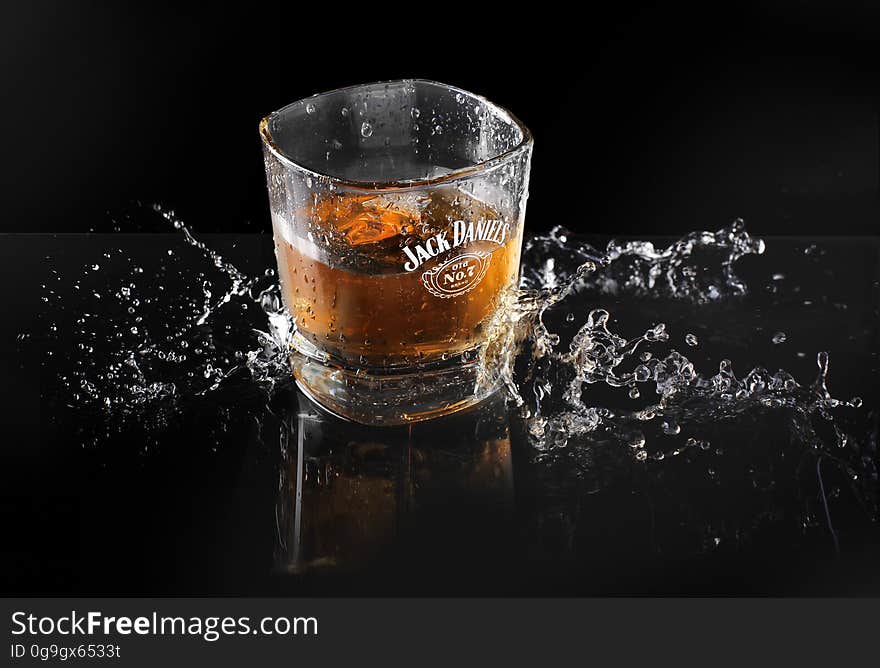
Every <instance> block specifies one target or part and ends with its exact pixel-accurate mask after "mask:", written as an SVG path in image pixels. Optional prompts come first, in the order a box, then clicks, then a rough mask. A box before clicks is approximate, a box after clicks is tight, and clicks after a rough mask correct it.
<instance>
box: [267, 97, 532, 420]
mask: <svg viewBox="0 0 880 668" xmlns="http://www.w3.org/2000/svg"><path fill="white" fill-rule="evenodd" d="M260 134H261V137H262V139H263V148H264V156H265V164H266V175H267V181H268V188H269V201H270V207H271V213H272V225H273V231H274V238H275V253H276V257H277V260H278V270H279V277H280V280H281V287H282V294H283V297H284V302H285V305H286V306H287V308H288V309H289V311H290V313H291V315H292V317H293V319H294V322H295V331H294V336H293V339H292V340H293V346H294V348H295V349H296V354H294V355H292V357H291V363H292V367H293V372H294V374H295V376H296V379H297V381H298V383H299V385H300V386H301V387H302V388H303V390H304V391H305V392H306V393H307V394H309V395H310V396H312V397H313V398H314V399H316V400H317V401H318V403H320V404H321V405H323V406H324V407H325V408H328V409H330V410H331V411H332V412H334V413H337V414H339V415H342V416H344V417H348V418H351V419H354V420H356V421H359V422H364V423H368V424H400V423H406V422H409V421H417V420H423V419H427V418H430V417H436V416H439V415H443V414H446V413H450V412H453V411H456V410H459V409H461V408H465V407H467V406H469V405H472V404H474V403H476V402H477V401H480V400H481V399H483V398H485V397H486V396H488V395H489V394H491V393H492V391H493V389H494V388H493V387H492V383H486V382H485V378H486V377H487V374H486V371H487V370H486V369H485V368H481V365H485V363H486V362H485V359H484V355H482V354H481V353H482V351H483V350H484V349H485V347H486V344H487V340H488V338H489V336H490V333H491V332H493V331H495V329H496V328H497V324H498V319H499V317H503V313H504V309H505V306H506V305H507V304H508V302H509V298H510V295H511V293H512V291H513V290H514V289H515V286H516V283H517V280H518V274H519V259H520V248H521V244H522V227H523V218H524V215H525V206H526V199H527V197H528V174H529V164H530V160H531V153H532V139H531V135H530V134H529V131H528V130H527V129H526V128H525V126H523V125H522V123H520V122H519V121H518V120H517V119H516V118H514V117H513V116H512V115H511V114H510V113H509V112H507V111H505V110H504V109H502V108H500V107H498V106H496V105H494V104H492V103H490V102H488V101H487V100H485V99H484V98H482V97H480V96H477V95H474V94H472V93H468V92H466V91H463V90H460V89H457V88H454V87H452V86H447V85H444V84H440V83H435V82H431V81H419V80H404V81H392V82H383V83H375V84H368V85H362V86H354V87H351V88H344V89H341V90H337V91H333V92H330V93H323V94H320V95H315V96H313V97H310V98H306V99H304V100H300V101H298V102H294V103H293V104H291V105H288V106H287V107H284V108H283V109H281V110H280V111H277V112H274V113H272V114H270V115H269V116H268V117H267V118H265V119H263V121H262V123H261V124H260ZM478 378H480V379H482V381H481V382H479V383H477V379H478Z"/></svg>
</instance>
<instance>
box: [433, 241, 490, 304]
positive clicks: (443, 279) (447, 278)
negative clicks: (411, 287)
mask: <svg viewBox="0 0 880 668" xmlns="http://www.w3.org/2000/svg"><path fill="white" fill-rule="evenodd" d="M491 261H492V254H491V253H484V252H481V251H475V252H473V253H462V254H461V255H456V256H455V257H453V258H449V259H448V260H446V261H445V262H443V263H442V264H439V265H437V266H436V267H434V268H433V269H429V270H428V271H426V272H425V273H423V274H422V283H424V284H425V289H427V291H428V292H430V293H431V294H432V295H434V296H435V297H442V298H443V299H448V298H449V297H457V296H458V295H463V294H464V293H466V292H470V291H471V290H473V289H474V288H475V287H476V286H477V284H478V283H479V282H480V281H481V280H483V276H485V275H486V270H487V269H488V268H489V263H490V262H491Z"/></svg>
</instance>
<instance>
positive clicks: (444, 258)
mask: <svg viewBox="0 0 880 668" xmlns="http://www.w3.org/2000/svg"><path fill="white" fill-rule="evenodd" d="M297 215H298V217H299V216H301V217H302V218H301V219H302V220H308V221H310V222H309V225H308V233H307V236H306V237H302V236H296V235H295V233H294V232H292V231H291V230H292V227H293V226H289V225H287V224H286V223H285V221H283V220H276V221H275V223H276V234H275V238H276V247H275V252H276V255H277V257H278V266H279V272H280V278H281V284H282V289H283V294H284V299H285V302H286V304H287V307H288V309H289V310H290V312H291V314H292V315H293V317H294V318H295V319H296V326H297V330H298V332H299V334H300V335H302V336H303V337H305V338H306V339H307V340H308V341H310V342H311V343H312V344H314V345H315V346H316V347H318V348H320V349H322V350H326V351H328V352H330V353H331V354H332V355H334V356H336V357H337V358H339V360H340V361H341V362H343V363H345V364H347V365H349V366H354V367H359V366H369V367H375V366H384V365H410V364H415V363H419V362H429V361H434V360H438V359H446V357H447V356H450V355H454V354H457V353H461V352H463V351H466V350H469V349H473V348H475V347H477V346H478V345H479V344H480V343H481V341H482V339H483V336H484V332H483V330H484V328H485V327H486V325H487V322H488V320H489V319H491V317H492V316H493V314H494V313H495V312H496V310H497V309H498V308H499V307H500V306H501V303H502V298H503V295H504V293H505V292H506V290H507V289H508V288H509V287H511V286H512V285H514V283H515V282H516V278H517V275H518V270H519V248H520V239H519V235H520V230H519V226H518V225H516V224H515V221H509V220H505V219H504V218H503V217H502V216H500V215H499V214H498V213H497V212H495V211H493V210H492V209H491V208H490V207H489V206H488V205H486V204H485V203H483V202H481V201H480V200H477V199H475V198H474V197H472V196H470V195H467V194H465V193H463V192H461V191H459V190H457V189H453V188H449V189H445V190H440V189H438V190H435V191H432V192H431V193H430V194H425V193H417V192H407V191H400V192H388V193H385V192H377V193H370V194H362V195H332V196H329V197H325V198H323V199H319V200H317V201H316V202H315V203H314V204H313V205H312V206H310V207H308V210H305V211H303V210H300V211H299V212H298V213H297ZM297 227H301V228H305V227H306V226H297Z"/></svg>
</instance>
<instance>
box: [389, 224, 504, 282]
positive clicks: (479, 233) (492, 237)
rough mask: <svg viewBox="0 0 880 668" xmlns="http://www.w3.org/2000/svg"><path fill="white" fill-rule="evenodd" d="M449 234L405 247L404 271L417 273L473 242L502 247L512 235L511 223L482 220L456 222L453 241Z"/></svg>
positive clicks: (445, 233)
mask: <svg viewBox="0 0 880 668" xmlns="http://www.w3.org/2000/svg"><path fill="white" fill-rule="evenodd" d="M448 232H449V231H448V230H443V231H442V232H440V233H439V234H435V235H434V236H433V237H430V238H429V239H427V240H426V241H425V242H423V243H421V244H416V245H415V246H406V247H404V249H403V252H404V253H405V254H406V256H407V258H409V261H408V262H406V263H405V264H404V265H403V268H404V270H406V271H415V270H416V269H418V268H419V267H420V266H421V265H422V264H423V263H424V262H427V261H428V260H430V259H431V258H433V257H437V256H438V255H440V254H441V253H445V252H446V251H448V250H451V249H453V248H455V247H456V246H461V245H462V244H467V243H470V242H472V241H490V242H492V243H496V244H498V245H499V246H501V245H503V244H504V242H505V241H506V240H507V237H508V235H509V234H510V223H505V222H504V221H503V220H480V221H477V222H476V223H474V222H469V223H466V222H464V221H463V220H456V221H455V222H454V223H452V239H449V238H448V236H447V235H448Z"/></svg>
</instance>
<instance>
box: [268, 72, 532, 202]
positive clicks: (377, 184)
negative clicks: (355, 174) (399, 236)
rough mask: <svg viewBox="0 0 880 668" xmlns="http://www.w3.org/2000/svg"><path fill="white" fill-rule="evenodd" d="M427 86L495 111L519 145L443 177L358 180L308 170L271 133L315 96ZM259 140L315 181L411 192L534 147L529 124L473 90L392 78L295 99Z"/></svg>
mask: <svg viewBox="0 0 880 668" xmlns="http://www.w3.org/2000/svg"><path fill="white" fill-rule="evenodd" d="M407 83H411V84H427V85H430V86H439V87H442V88H445V89H447V90H449V91H452V92H454V93H460V94H462V95H466V96H468V97H469V98H471V99H475V100H479V101H480V102H482V103H483V104H484V105H486V107H487V108H489V109H491V110H492V113H494V114H495V115H496V116H498V117H499V118H501V119H502V120H504V121H506V122H508V123H509V124H510V125H511V126H513V127H515V128H516V129H517V130H519V132H520V139H519V142H518V143H517V144H516V146H513V147H512V148H509V149H508V150H506V151H504V152H503V153H499V154H498V155H496V156H494V157H492V158H490V159H488V160H484V161H483V162H478V163H476V164H473V165H467V166H465V167H459V168H457V169H454V170H452V171H450V172H448V173H446V174H442V175H440V176H434V177H430V178H424V177H423V178H415V179H398V180H389V181H359V180H355V179H347V178H344V177H341V176H335V175H333V174H327V173H325V172H320V171H318V170H315V169H312V168H309V167H306V166H305V165H302V164H300V163H298V162H297V161H295V160H293V159H292V158H291V157H290V156H288V155H287V154H286V153H284V152H283V151H282V150H281V149H280V148H279V147H278V145H277V144H276V143H275V141H274V140H273V138H272V135H271V133H270V132H269V121H270V120H271V119H272V118H273V117H274V116H275V115H276V114H280V113H282V112H284V111H285V110H286V109H289V108H290V107H292V106H294V105H299V104H302V103H304V102H305V101H306V100H311V99H314V98H316V97H324V96H326V95H332V94H334V93H343V92H346V91H354V90H358V89H361V88H367V87H370V86H381V85H389V84H407ZM259 132H260V138H261V140H262V142H263V146H264V147H265V148H266V149H267V150H268V151H269V152H271V153H272V155H273V156H275V158H277V159H278V160H279V161H280V162H281V163H282V164H283V165H285V166H286V167H288V168H290V169H293V170H296V171H298V172H302V173H303V174H307V175H309V176H312V177H314V178H317V179H320V180H322V181H329V182H331V183H333V184H334V185H342V186H345V187H346V188H351V189H356V190H370V191H372V190H409V189H413V188H422V187H426V186H434V185H438V184H442V183H449V182H452V181H459V180H461V179H465V178H468V177H470V176H473V175H474V174H479V173H482V172H487V171H490V170H492V169H495V168H496V167H498V166H500V165H503V164H506V163H508V162H510V160H512V159H513V158H515V157H516V156H517V155H519V154H520V153H522V152H524V151H526V150H529V149H530V148H531V147H532V146H533V144H534V140H533V138H532V133H531V132H530V131H529V129H528V128H527V127H526V125H525V124H524V123H523V122H522V121H521V120H519V119H518V118H517V117H516V116H514V115H513V114H512V113H511V112H510V111H508V110H507V109H506V108H504V107H502V106H501V105H498V104H495V103H494V102H491V101H489V100H488V99H486V98H485V97H483V96H482V95H477V94H476V93H471V92H470V91H467V90H464V89H463V88H459V87H458V86H452V85H450V84H445V83H442V82H440V81H434V80H432V79H390V80H383V81H374V82H372V83H364V84H355V85H353V86H343V87H342V88H336V89H334V90H329V91H325V92H323V93H316V94H315V95H310V96H309V97H304V98H301V99H299V100H295V101H293V102H291V103H290V104H287V105H285V106H283V107H282V108H281V109H278V110H277V111H273V112H272V113H270V114H269V115H267V116H265V117H264V118H263V119H262V120H261V121H260V125H259Z"/></svg>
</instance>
